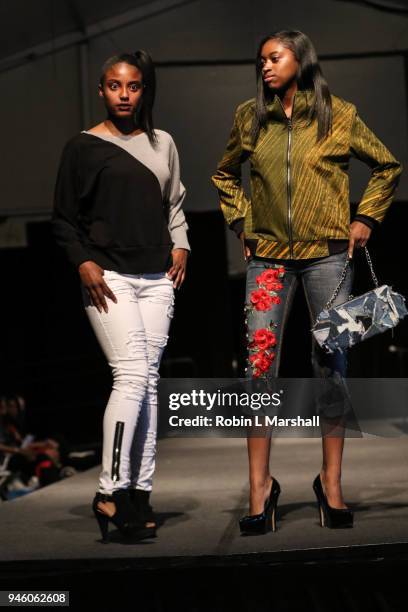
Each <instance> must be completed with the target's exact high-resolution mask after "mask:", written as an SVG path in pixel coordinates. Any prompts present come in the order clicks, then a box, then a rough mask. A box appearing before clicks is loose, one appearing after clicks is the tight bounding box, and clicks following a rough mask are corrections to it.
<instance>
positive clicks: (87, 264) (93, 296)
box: [78, 261, 117, 312]
mask: <svg viewBox="0 0 408 612" xmlns="http://www.w3.org/2000/svg"><path fill="white" fill-rule="evenodd" d="M78 271H79V276H80V277H81V281H82V284H83V285H84V287H85V288H86V289H87V290H88V294H89V298H90V300H91V303H92V305H93V306H96V308H97V309H98V310H99V312H102V308H103V309H104V311H105V312H108V305H107V303H106V299H105V296H107V297H108V298H110V299H111V300H112V301H113V302H115V303H117V299H116V296H115V294H114V293H113V291H111V290H110V289H109V287H108V285H107V284H106V283H105V281H104V280H103V275H104V270H103V268H101V266H98V264H97V263H95V262H94V261H84V262H83V263H81V265H80V266H79V268H78Z"/></svg>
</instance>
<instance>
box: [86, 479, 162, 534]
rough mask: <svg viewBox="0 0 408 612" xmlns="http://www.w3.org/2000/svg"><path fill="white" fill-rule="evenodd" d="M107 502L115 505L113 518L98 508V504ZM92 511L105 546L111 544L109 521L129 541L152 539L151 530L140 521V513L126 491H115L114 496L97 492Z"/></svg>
mask: <svg viewBox="0 0 408 612" xmlns="http://www.w3.org/2000/svg"><path fill="white" fill-rule="evenodd" d="M107 501H111V502H113V503H114V504H115V507H116V512H115V514H114V515H113V516H108V515H107V514H104V512H102V511H101V510H99V508H98V502H107ZM92 510H93V512H94V514H95V517H96V520H97V521H98V525H99V529H100V532H101V536H102V543H103V544H106V543H107V542H109V521H112V523H113V524H114V525H115V527H117V529H118V530H119V531H120V533H121V534H122V536H123V537H124V538H125V539H127V540H142V539H144V538H147V537H151V536H150V532H149V530H148V529H146V528H145V526H144V523H143V522H142V521H141V520H140V517H139V515H138V513H137V512H136V510H135V508H134V507H133V504H132V503H131V501H130V498H129V493H128V491H127V490H126V489H119V490H118V491H114V492H113V493H112V495H107V494H105V493H101V492H99V491H97V492H96V494H95V497H94V499H93V502H92Z"/></svg>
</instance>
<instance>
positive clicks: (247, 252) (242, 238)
mask: <svg viewBox="0 0 408 612" xmlns="http://www.w3.org/2000/svg"><path fill="white" fill-rule="evenodd" d="M239 239H240V241H241V245H242V253H243V255H244V259H245V261H246V260H247V259H248V257H250V255H251V251H250V250H249V247H247V246H246V244H245V233H244V232H241V233H240V235H239Z"/></svg>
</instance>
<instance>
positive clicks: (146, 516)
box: [129, 488, 157, 538]
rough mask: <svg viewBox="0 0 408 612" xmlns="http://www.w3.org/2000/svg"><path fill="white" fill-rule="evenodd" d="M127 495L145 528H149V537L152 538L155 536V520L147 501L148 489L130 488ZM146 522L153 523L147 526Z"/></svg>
mask: <svg viewBox="0 0 408 612" xmlns="http://www.w3.org/2000/svg"><path fill="white" fill-rule="evenodd" d="M129 497H130V500H131V502H132V504H133V506H134V508H135V510H136V512H137V513H138V516H139V518H140V520H141V521H142V523H143V524H144V526H145V528H146V529H149V530H150V533H151V536H150V537H152V538H154V537H155V536H156V528H157V520H156V517H155V514H154V512H153V508H152V506H151V505H150V503H149V498H150V491H143V490H142V489H133V488H130V489H129ZM147 523H154V525H151V526H147Z"/></svg>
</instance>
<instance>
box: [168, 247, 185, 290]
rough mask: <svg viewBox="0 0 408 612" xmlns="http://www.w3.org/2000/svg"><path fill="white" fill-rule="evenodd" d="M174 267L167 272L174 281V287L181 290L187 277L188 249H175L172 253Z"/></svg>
mask: <svg viewBox="0 0 408 612" xmlns="http://www.w3.org/2000/svg"><path fill="white" fill-rule="evenodd" d="M171 256H172V258H173V265H172V266H171V268H170V270H168V271H167V276H169V277H170V278H171V280H172V281H173V287H174V288H175V289H180V287H181V285H182V284H183V283H184V279H185V277H186V267H187V257H188V251H187V250H186V249H173V250H172V252H171Z"/></svg>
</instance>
